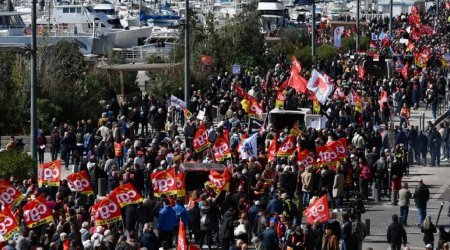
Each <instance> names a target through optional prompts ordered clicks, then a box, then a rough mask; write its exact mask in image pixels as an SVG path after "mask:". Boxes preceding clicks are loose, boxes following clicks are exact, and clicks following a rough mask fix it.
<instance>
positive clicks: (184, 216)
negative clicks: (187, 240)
mask: <svg viewBox="0 0 450 250" xmlns="http://www.w3.org/2000/svg"><path fill="white" fill-rule="evenodd" d="M173 210H175V214H176V216H177V221H179V220H180V218H181V220H182V221H183V223H184V225H185V226H186V227H188V226H189V214H188V211H187V210H186V208H184V206H182V205H178V204H177V205H176V206H175V207H174V208H173Z"/></svg>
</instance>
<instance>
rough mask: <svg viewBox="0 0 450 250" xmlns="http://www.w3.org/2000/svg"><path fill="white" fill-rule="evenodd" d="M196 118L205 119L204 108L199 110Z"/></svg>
mask: <svg viewBox="0 0 450 250" xmlns="http://www.w3.org/2000/svg"><path fill="white" fill-rule="evenodd" d="M196 118H197V119H198V120H200V121H203V119H205V110H199V111H198V114H197V117H196Z"/></svg>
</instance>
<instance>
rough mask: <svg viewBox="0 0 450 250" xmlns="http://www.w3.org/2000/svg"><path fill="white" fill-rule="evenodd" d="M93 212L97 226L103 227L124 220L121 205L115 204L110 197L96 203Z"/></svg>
mask: <svg viewBox="0 0 450 250" xmlns="http://www.w3.org/2000/svg"><path fill="white" fill-rule="evenodd" d="M92 211H93V212H94V222H95V225H96V226H103V225H107V224H109V223H114V222H117V221H121V220H122V214H121V213H120V208H119V205H118V204H117V203H116V202H114V200H113V199H112V198H111V196H110V195H108V196H106V197H105V198H104V199H103V200H101V201H99V202H97V203H95V204H94V206H93V207H92Z"/></svg>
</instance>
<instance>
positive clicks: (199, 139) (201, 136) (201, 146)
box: [192, 123, 211, 153]
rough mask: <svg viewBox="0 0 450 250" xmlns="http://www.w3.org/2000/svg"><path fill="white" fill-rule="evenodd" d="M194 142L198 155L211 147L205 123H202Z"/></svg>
mask: <svg viewBox="0 0 450 250" xmlns="http://www.w3.org/2000/svg"><path fill="white" fill-rule="evenodd" d="M192 142H193V145H194V151H195V152H197V153H198V152H201V151H203V150H205V149H207V148H208V147H209V146H210V145H211V143H210V142H209V139H208V132H207V131H206V126H205V124H204V123H202V125H200V127H199V128H198V130H197V131H196V132H195V135H194V139H193V141H192Z"/></svg>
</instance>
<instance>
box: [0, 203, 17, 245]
mask: <svg viewBox="0 0 450 250" xmlns="http://www.w3.org/2000/svg"><path fill="white" fill-rule="evenodd" d="M19 231H20V228H19V225H18V224H17V220H16V218H15V216H14V215H13V214H12V213H11V211H10V210H9V209H5V208H4V209H3V210H2V211H0V236H1V237H2V238H3V240H5V241H6V240H9V239H10V238H11V237H12V236H14V235H15V234H16V233H19Z"/></svg>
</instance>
